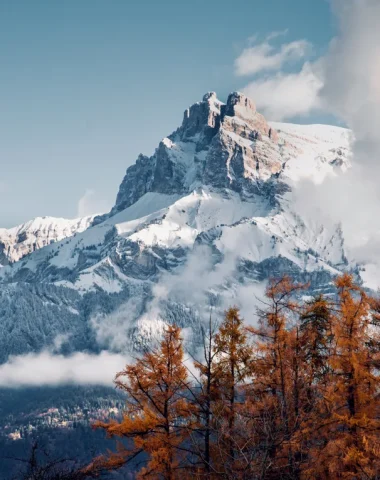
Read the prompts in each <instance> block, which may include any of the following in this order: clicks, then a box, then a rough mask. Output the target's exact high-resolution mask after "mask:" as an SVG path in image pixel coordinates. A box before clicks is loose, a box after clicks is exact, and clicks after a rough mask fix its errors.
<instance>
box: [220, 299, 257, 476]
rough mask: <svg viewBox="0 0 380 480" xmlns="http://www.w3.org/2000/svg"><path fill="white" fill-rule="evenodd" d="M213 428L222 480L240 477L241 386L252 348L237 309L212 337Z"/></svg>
mask: <svg viewBox="0 0 380 480" xmlns="http://www.w3.org/2000/svg"><path fill="white" fill-rule="evenodd" d="M214 349H215V353H216V356H215V366H214V372H213V373H214V389H215V390H216V392H217V393H216V395H215V397H214V405H213V428H214V432H215V434H216V437H217V438H216V439H215V445H216V447H215V448H216V451H215V448H214V451H215V457H216V463H217V464H218V465H219V471H221V472H223V473H222V475H223V476H224V477H225V478H239V475H240V474H239V472H240V471H244V470H245V469H246V468H247V466H248V465H247V461H246V458H245V452H244V451H243V450H242V448H243V446H242V445H244V444H245V441H244V427H243V426H242V423H241V418H242V417H241V413H242V412H241V408H242V405H243V404H244V387H245V384H246V382H247V381H248V379H249V378H250V376H251V374H252V360H253V359H252V353H253V351H252V347H251V346H250V345H249V343H248V338H247V332H246V330H245V327H244V325H243V320H242V319H241V318H240V315H239V310H238V309H237V308H236V307H233V308H230V309H229V310H228V311H227V312H226V314H225V317H224V320H223V322H222V323H221V325H220V327H219V330H218V332H217V333H216V335H215V338H214Z"/></svg>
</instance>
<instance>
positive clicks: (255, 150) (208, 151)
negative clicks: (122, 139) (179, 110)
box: [112, 92, 282, 214]
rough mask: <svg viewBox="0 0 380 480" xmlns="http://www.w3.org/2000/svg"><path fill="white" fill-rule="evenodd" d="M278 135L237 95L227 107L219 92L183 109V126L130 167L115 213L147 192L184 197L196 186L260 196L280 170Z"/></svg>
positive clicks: (250, 104) (122, 185)
mask: <svg viewBox="0 0 380 480" xmlns="http://www.w3.org/2000/svg"><path fill="white" fill-rule="evenodd" d="M281 165H282V162H281V158H280V148H279V145H278V134H277V132H276V130H275V129H274V128H272V127H271V126H270V125H269V124H268V122H267V121H266V120H265V118H264V117H263V116H262V115H261V114H260V113H258V112H257V110H256V106H255V104H254V102H253V101H252V100H251V99H249V98H248V97H246V96H245V95H243V94H242V93H239V92H233V93H231V94H230V95H229V96H228V99H227V102H226V103H225V104H224V103H223V102H221V101H220V100H218V98H217V96H216V93H215V92H209V93H206V94H205V95H204V97H203V100H202V101H201V102H198V103H195V104H194V105H192V106H191V107H189V108H188V109H186V110H185V113H184V117H183V121H182V125H181V127H179V128H178V129H177V130H176V131H175V132H173V133H172V134H171V135H169V136H168V137H167V138H165V139H164V140H163V141H162V142H160V144H159V146H158V148H157V149H156V151H155V153H154V155H152V156H151V157H147V156H145V155H140V156H139V157H138V159H137V161H136V163H135V164H134V165H132V166H131V167H129V168H128V170H127V173H126V175H125V177H124V180H123V182H122V183H121V185H120V189H119V193H118V195H117V199H116V204H115V206H114V208H113V210H112V214H115V213H117V212H118V211H121V210H123V209H125V208H127V207H128V206H130V205H132V204H133V203H135V202H136V201H137V200H138V199H139V198H140V197H141V196H142V195H144V194H145V193H147V192H156V193H166V194H183V193H186V192H189V191H191V190H192V189H193V188H195V187H196V186H197V185H209V186H214V187H217V188H228V189H231V190H233V191H236V192H239V193H240V194H242V195H248V196H252V195H253V194H254V193H257V189H258V184H261V183H262V182H263V181H267V180H268V179H269V178H270V177H271V176H272V175H273V174H278V173H279V172H280V170H281Z"/></svg>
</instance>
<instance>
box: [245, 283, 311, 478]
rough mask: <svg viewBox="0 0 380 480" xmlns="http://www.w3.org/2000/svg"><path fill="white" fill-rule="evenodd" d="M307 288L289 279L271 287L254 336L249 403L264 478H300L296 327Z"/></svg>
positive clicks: (298, 342)
mask: <svg viewBox="0 0 380 480" xmlns="http://www.w3.org/2000/svg"><path fill="white" fill-rule="evenodd" d="M303 288H305V286H304V285H300V284H296V283H293V282H292V281H291V279H290V278H288V277H284V278H281V279H279V280H273V281H271V282H270V283H269V285H268V287H267V291H266V298H267V302H268V305H267V308H266V309H265V310H262V311H260V312H259V315H260V321H259V326H258V327H257V328H253V327H250V328H249V331H250V332H251V333H252V334H253V335H254V338H255V341H256V355H255V360H254V378H253V386H252V389H251V390H250V395H249V397H248V402H250V404H251V407H252V418H253V419H254V425H253V427H254V430H255V431H256V436H257V440H256V442H257V444H258V445H260V446H261V447H260V450H259V457H260V459H259V460H258V464H260V476H259V478H280V475H283V474H284V475H288V476H289V475H290V478H298V476H299V473H298V462H299V458H298V457H300V454H299V446H297V448H296V451H295V448H294V438H295V434H296V432H297V429H298V428H299V425H300V418H299V417H300V401H301V385H303V381H302V380H301V377H302V375H303V373H304V370H303V368H302V365H301V361H302V358H301V345H300V339H299V332H298V330H297V329H293V330H292V329H291V324H292V322H293V320H295V318H296V314H297V313H298V311H299V305H298V302H297V301H295V299H294V296H295V294H296V293H297V292H298V291H299V290H301V289H303ZM280 472H281V473H280Z"/></svg>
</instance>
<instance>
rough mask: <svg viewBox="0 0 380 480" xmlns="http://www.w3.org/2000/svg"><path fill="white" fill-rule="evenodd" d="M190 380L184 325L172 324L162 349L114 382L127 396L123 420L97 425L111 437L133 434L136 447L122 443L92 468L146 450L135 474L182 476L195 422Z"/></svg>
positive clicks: (123, 461)
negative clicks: (185, 444)
mask: <svg viewBox="0 0 380 480" xmlns="http://www.w3.org/2000/svg"><path fill="white" fill-rule="evenodd" d="M186 381H187V370H186V368H185V366H184V365H183V348H182V342H181V338H180V329H179V328H178V327H176V326H169V327H167V329H166V331H165V334H164V338H163V340H162V342H161V345H160V347H159V348H157V349H155V350H153V351H151V352H146V353H145V354H144V355H143V356H142V357H141V358H140V359H139V360H137V361H136V363H135V364H134V365H129V366H127V367H126V368H125V370H123V371H122V372H120V373H118V374H117V376H116V385H117V386H118V387H119V388H120V389H121V390H123V391H125V392H126V393H127V395H128V396H127V405H126V410H125V412H124V415H123V419H122V421H121V422H116V421H113V422H110V423H97V424H96V427H101V428H104V429H105V431H106V432H107V434H108V435H109V436H110V437H120V438H125V439H129V440H130V441H132V447H125V446H123V445H121V444H120V447H119V449H118V451H117V452H116V453H110V454H109V455H108V456H105V457H99V458H97V459H95V460H94V462H93V463H92V465H91V466H90V467H89V471H90V470H92V471H94V470H99V471H101V470H113V469H117V468H119V467H121V466H123V465H125V464H126V463H128V462H130V461H131V460H133V459H135V458H136V457H138V456H139V455H141V454H142V453H144V454H146V455H147V456H148V460H147V462H146V466H144V467H143V468H142V469H141V470H140V471H139V473H138V475H137V477H136V478H154V479H164V480H174V479H175V478H179V475H177V474H176V472H177V470H178V469H179V467H180V466H181V464H182V462H183V460H184V455H183V452H182V450H180V449H179V447H180V446H181V444H182V443H183V442H184V440H185V439H186V438H187V436H188V428H189V427H190V425H191V423H192V408H191V405H190V403H189V402H188V401H187V400H186V399H185V398H184V395H183V393H184V390H185V388H184V385H185V382H186Z"/></svg>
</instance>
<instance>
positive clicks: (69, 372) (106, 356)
mask: <svg viewBox="0 0 380 480" xmlns="http://www.w3.org/2000/svg"><path fill="white" fill-rule="evenodd" d="M126 363H127V359H126V357H125V356H123V355H117V354H114V353H110V352H106V351H103V352H101V353H100V354H99V355H91V354H87V353H82V352H78V353H75V354H73V355H70V356H68V357H65V356H63V355H58V354H54V353H52V352H50V351H43V352H40V353H29V354H27V355H20V356H13V357H10V359H9V360H8V362H7V363H4V364H2V365H0V387H5V388H15V387H35V386H57V385H68V384H80V385H104V386H112V384H113V379H114V378H115V375H116V373H117V372H119V371H121V370H122V369H123V367H124V366H125V364H126Z"/></svg>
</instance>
